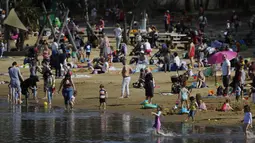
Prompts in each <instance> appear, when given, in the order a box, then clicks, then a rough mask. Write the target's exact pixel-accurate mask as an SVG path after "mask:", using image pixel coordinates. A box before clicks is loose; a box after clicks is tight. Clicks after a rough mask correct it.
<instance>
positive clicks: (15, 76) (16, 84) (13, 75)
mask: <svg viewBox="0 0 255 143" xmlns="http://www.w3.org/2000/svg"><path fill="white" fill-rule="evenodd" d="M9 76H10V79H11V82H10V85H11V92H12V95H11V96H12V97H13V94H15V93H13V92H14V91H15V90H17V93H18V98H19V99H17V100H15V101H14V102H15V104H21V103H22V100H21V95H22V94H21V87H20V83H21V82H23V81H24V80H23V77H22V75H21V73H20V70H19V68H18V67H17V62H13V63H12V67H11V68H10V69H9Z"/></svg>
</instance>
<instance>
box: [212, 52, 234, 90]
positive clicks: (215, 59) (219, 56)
mask: <svg viewBox="0 0 255 143" xmlns="http://www.w3.org/2000/svg"><path fill="white" fill-rule="evenodd" d="M224 55H226V58H227V59H228V60H232V59H234V58H236V56H237V53H236V52H232V51H221V52H217V53H215V54H213V55H212V56H210V57H209V58H208V64H221V63H223V62H224V59H223V56H224ZM216 73H217V70H215V85H216V84H217V76H216Z"/></svg>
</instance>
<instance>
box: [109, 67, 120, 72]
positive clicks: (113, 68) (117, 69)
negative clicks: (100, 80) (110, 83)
mask: <svg viewBox="0 0 255 143" xmlns="http://www.w3.org/2000/svg"><path fill="white" fill-rule="evenodd" d="M121 70H122V68H115V67H110V68H109V71H121Z"/></svg>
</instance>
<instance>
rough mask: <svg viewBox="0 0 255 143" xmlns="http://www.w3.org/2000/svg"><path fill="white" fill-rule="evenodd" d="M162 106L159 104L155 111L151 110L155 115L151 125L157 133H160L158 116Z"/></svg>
mask: <svg viewBox="0 0 255 143" xmlns="http://www.w3.org/2000/svg"><path fill="white" fill-rule="evenodd" d="M161 111H162V108H161V107H160V106H158V107H157V113H155V112H151V114H152V115H155V123H154V125H153V128H155V129H156V133H157V134H162V133H161V132H160V129H161V122H160V116H161Z"/></svg>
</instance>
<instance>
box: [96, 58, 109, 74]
mask: <svg viewBox="0 0 255 143" xmlns="http://www.w3.org/2000/svg"><path fill="white" fill-rule="evenodd" d="M108 69H109V64H108V63H107V61H106V60H105V58H104V57H101V58H100V59H99V61H98V62H97V63H96V65H95V66H94V67H93V68H92V71H93V73H99V74H100V73H105V72H106V71H108ZM95 71H96V72H95Z"/></svg>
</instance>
